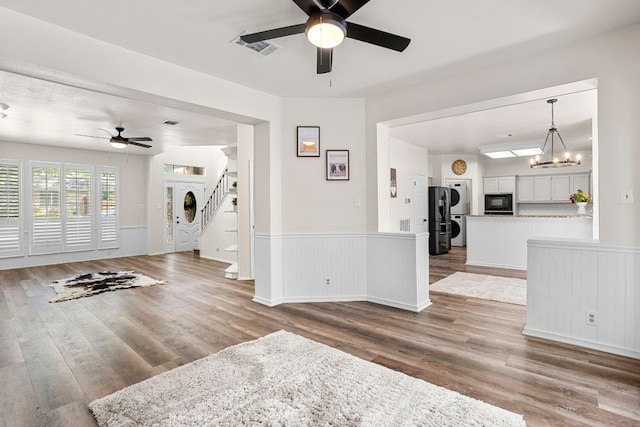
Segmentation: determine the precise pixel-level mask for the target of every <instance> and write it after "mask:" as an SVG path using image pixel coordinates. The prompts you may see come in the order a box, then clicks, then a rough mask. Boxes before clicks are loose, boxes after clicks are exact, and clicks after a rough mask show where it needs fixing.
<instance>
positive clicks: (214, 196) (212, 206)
mask: <svg viewBox="0 0 640 427" xmlns="http://www.w3.org/2000/svg"><path fill="white" fill-rule="evenodd" d="M229 187H230V183H229V169H228V168H226V169H225V170H224V171H223V172H222V175H221V176H220V179H219V180H218V183H217V184H216V186H215V188H214V189H213V192H212V193H211V196H209V200H207V203H205V205H204V207H203V208H202V210H201V211H200V213H201V215H200V233H201V234H202V233H203V232H204V230H205V229H206V228H207V226H208V225H209V223H210V222H211V220H212V219H213V217H215V216H216V213H217V212H218V210H219V209H220V206H222V202H223V201H224V199H225V198H226V196H227V194H229Z"/></svg>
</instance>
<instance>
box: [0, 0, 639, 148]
mask: <svg viewBox="0 0 640 427" xmlns="http://www.w3.org/2000/svg"><path fill="white" fill-rule="evenodd" d="M0 7H6V8H8V9H12V10H14V11H16V12H19V13H23V14H26V15H29V16H32V17H34V18H37V19H40V20H43V21H46V22H49V23H52V24H54V25H58V26H61V27H64V28H67V29H70V30H72V31H76V32H79V33H82V34H85V35H88V36H90V37H93V38H96V39H100V40H103V41H106V42H109V43H112V44H115V45H118V46H121V47H124V48H127V49H130V50H133V51H136V52H139V53H143V54H145V55H149V56H153V57H156V58H159V59H163V60H165V61H168V62H171V63H174V64H178V65H181V66H184V67H187V68H191V69H194V70H198V71H201V72H203V73H206V74H210V75H213V76H216V77H220V78H223V79H225V80H229V81H233V82H236V83H239V84H241V85H244V86H248V87H252V88H255V89H258V90H261V91H264V92H267V93H272V94H274V95H278V96H283V97H288V96H295V97H367V96H371V95H373V94H378V93H382V92H384V91H387V90H391V89H394V88H398V87H401V86H407V85H411V84H413V83H416V82H419V81H421V80H424V79H425V78H430V77H433V76H437V75H441V74H446V73H448V72H450V71H451V70H456V69H458V68H460V67H470V66H474V64H476V65H477V64H483V63H487V62H491V61H505V60H509V59H512V58H517V57H522V56H525V55H528V54H531V53H533V52H539V51H544V50H546V49H549V48H552V47H554V46H558V45H562V44H566V43H571V42H574V41H576V40H579V39H582V38H585V37H589V36H592V35H595V34H598V33H602V32H605V31H609V30H612V29H615V28H620V27H623V26H627V25H631V24H634V23H638V22H640V2H639V1H630V0H562V1H557V0H535V1H531V0H509V1H506V0H483V1H472V0H448V1H446V2H445V1H437V0H396V1H393V2H392V1H382V0H371V1H370V2H369V3H368V4H366V5H364V6H363V7H362V8H361V9H360V10H359V11H357V12H356V13H355V14H354V15H353V16H352V17H351V18H350V19H348V21H353V22H355V23H358V24H361V25H366V26H370V27H374V28H378V29H381V30H384V31H388V32H391V33H395V34H398V35H402V36H406V37H409V38H411V39H412V42H411V44H410V45H409V47H408V48H407V50H405V52H403V53H398V52H395V51H390V50H387V49H383V48H380V47H376V46H372V45H368V44H365V43H362V42H359V41H356V40H351V39H347V40H346V41H345V42H344V43H343V44H341V45H340V46H338V47H337V48H336V49H335V53H334V62H333V72H332V73H330V74H327V75H320V76H318V75H316V73H315V48H314V47H313V46H312V45H310V44H309V42H308V41H307V40H306V39H305V37H304V36H303V35H294V36H289V37H284V38H280V39H276V40H274V42H275V43H277V44H278V45H280V46H282V49H281V50H279V51H277V52H275V53H274V54H272V55H270V56H268V57H262V56H260V55H259V54H256V53H254V52H251V51H249V50H246V49H242V48H239V47H237V46H235V45H234V44H232V43H230V41H231V40H232V39H234V38H235V37H236V36H238V35H239V34H240V33H242V32H244V31H246V32H256V31H262V30H266V29H271V28H276V27H281V26H287V25H293V24H299V23H303V22H304V21H305V20H306V15H305V14H304V13H303V12H302V11H301V10H300V9H299V8H298V7H297V6H296V5H295V4H294V3H293V2H292V1H290V0H260V1H256V2H241V1H237V0H215V1H212V0H190V1H189V2H187V3H184V2H183V3H180V2H170V1H167V0H136V1H130V0H110V1H109V2H104V1H96V0H57V1H55V2H35V1H24V0H0ZM0 78H1V79H2V80H1V81H0V102H3V103H6V104H9V105H10V109H9V110H7V111H4V113H6V114H8V116H9V117H7V118H6V119H4V120H2V121H0V139H4V140H11V141H19V142H37V143H50V144H55V145H66V146H78V147H82V148H89V149H109V148H108V146H106V144H104V145H101V144H102V142H103V141H106V140H99V139H95V138H87V137H76V136H75V134H88V135H95V136H102V135H106V134H105V133H104V132H101V131H99V130H98V129H108V130H111V129H113V128H114V127H115V126H116V125H120V124H121V125H123V126H124V127H125V128H126V130H125V132H124V135H125V136H127V135H129V136H150V137H152V138H153V139H154V142H153V143H152V145H154V148H153V149H152V150H149V151H146V152H145V153H155V152H159V151H162V150H164V149H166V148H167V147H170V146H175V145H187V144H188V145H193V144H197V145H202V144H207V145H208V144H224V143H225V140H226V139H227V138H229V137H233V130H232V128H233V126H232V124H233V122H232V121H229V120H228V117H222V116H221V115H220V114H218V112H215V111H202V110H200V111H197V112H194V110H195V109H194V108H187V107H184V106H181V105H177V104H176V105H171V106H170V107H169V106H166V103H162V102H158V103H155V102H148V101H145V102H140V101H137V100H136V99H135V97H133V96H132V97H127V98H123V97H122V96H121V95H120V94H114V95H110V94H108V93H106V94H105V93H101V92H95V91H87V90H84V89H77V88H74V87H71V86H65V85H61V84H57V83H50V82H42V81H37V82H34V81H33V79H29V78H27V77H24V76H19V75H15V74H11V73H7V72H2V73H1V74H0ZM561 101H562V102H559V103H558V104H557V124H558V128H559V129H560V130H561V132H563V137H565V134H564V133H565V132H566V133H569V132H573V128H576V129H577V128H579V127H580V123H582V124H583V127H584V124H585V123H586V121H587V120H589V119H590V117H587V116H584V115H583V116H581V115H580V114H579V113H578V111H577V109H576V108H574V107H571V105H572V104H571V101H570V100H569V99H566V100H561ZM540 104H542V108H541V109H540V112H529V111H528V110H526V111H525V110H524V108H525V105H520V106H518V107H514V108H517V110H514V111H510V110H509V109H508V108H504V109H501V110H500V111H495V112H493V113H494V114H491V113H488V112H486V113H485V115H484V116H483V115H480V116H477V117H466V118H464V119H463V118H458V119H450V120H445V121H444V122H442V123H438V124H434V123H431V124H430V125H424V127H416V128H415V129H410V128H407V129H404V131H405V133H406V135H405V136H403V138H406V139H407V140H408V141H409V142H411V141H413V140H421V141H424V140H425V139H426V140H427V141H430V142H428V143H427V146H428V147H430V149H432V150H434V151H435V152H451V153H453V152H456V151H455V150H461V151H460V152H466V151H469V150H470V148H469V147H471V146H472V145H473V144H476V145H477V144H479V143H482V142H483V141H485V140H487V139H489V136H490V135H502V134H507V133H512V134H514V135H518V136H519V135H524V134H525V133H526V134H527V135H528V134H529V133H530V132H531V133H532V132H533V128H534V127H535V128H536V129H540V128H541V132H543V133H544V131H545V128H546V127H547V123H548V122H549V117H548V115H549V112H548V105H547V104H546V103H544V102H541V103H540ZM162 105H165V106H162ZM576 105H578V106H579V105H580V104H579V103H577V104H576ZM535 107H536V108H537V105H536V106H535ZM478 114H480V113H478ZM561 114H565V115H566V116H565V117H564V118H563V120H566V122H565V123H562V122H561ZM221 117H222V118H221ZM165 119H172V120H179V121H181V122H182V123H181V124H180V125H178V126H175V127H173V128H169V127H167V126H164V125H160V122H162V121H163V120H165ZM460 120H463V121H462V122H460ZM525 120H526V121H527V122H531V123H528V124H523V125H522V126H519V122H520V121H525ZM534 121H535V122H536V123H535V126H534V124H533V122H534ZM474 122H475V124H476V125H478V123H482V124H483V125H485V126H484V127H486V129H484V130H483V131H481V132H480V131H478V129H477V128H467V125H468V123H474ZM447 123H449V126H447ZM450 124H453V126H451V125H450ZM462 124H464V126H463V125H462ZM563 126H565V127H564V128H563ZM427 129H428V130H427ZM412 130H413V131H414V132H413V133H411V131H412ZM525 130H526V131H525ZM576 132H578V133H579V131H576ZM410 133H411V134H410ZM424 135H432V136H429V137H428V138H425V137H424ZM447 135H450V136H453V137H455V138H454V139H455V141H458V142H456V143H453V142H452V141H453V140H447V139H446V138H445V136H447ZM543 136H544V135H543ZM565 139H567V138H566V137H565ZM460 141H467V144H466V146H464V147H463V146H462V145H458V144H459V142H460ZM492 142H493V143H495V142H499V141H495V140H494V141H492ZM429 144H432V145H431V146H430V145H429ZM105 146H106V147H105ZM132 150H133V148H132ZM136 150H142V151H144V150H143V149H138V148H136Z"/></svg>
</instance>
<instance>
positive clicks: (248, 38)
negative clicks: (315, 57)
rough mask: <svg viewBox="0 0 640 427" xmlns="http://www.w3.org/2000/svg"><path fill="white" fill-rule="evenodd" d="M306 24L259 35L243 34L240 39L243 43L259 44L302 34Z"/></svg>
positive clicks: (262, 32) (261, 32) (263, 32)
mask: <svg viewBox="0 0 640 427" xmlns="http://www.w3.org/2000/svg"><path fill="white" fill-rule="evenodd" d="M305 27H306V24H298V25H291V26H288V27H282V28H276V29H273V30H267V31H260V32H259V33H252V34H245V35H243V36H240V39H241V40H242V41H243V42H245V43H255V42H261V41H263V40H271V39H277V38H278V37H285V36H290V35H293V34H301V33H304V30H305Z"/></svg>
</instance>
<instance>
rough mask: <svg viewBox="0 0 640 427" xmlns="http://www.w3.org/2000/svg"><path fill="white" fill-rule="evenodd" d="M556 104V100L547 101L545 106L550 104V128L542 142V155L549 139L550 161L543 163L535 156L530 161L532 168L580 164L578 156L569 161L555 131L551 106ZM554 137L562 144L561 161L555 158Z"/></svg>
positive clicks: (564, 146) (560, 138) (538, 156)
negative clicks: (562, 155)
mask: <svg viewBox="0 0 640 427" xmlns="http://www.w3.org/2000/svg"><path fill="white" fill-rule="evenodd" d="M556 102H558V100H557V99H548V100H547V104H551V127H550V128H549V132H548V133H547V137H546V138H545V140H544V145H543V146H542V153H543V155H544V153H545V148H547V142H548V141H549V137H551V159H550V160H547V161H544V162H543V161H542V158H541V157H540V155H537V156H535V157H534V158H533V159H531V167H532V168H558V167H563V166H576V165H579V164H580V155H579V154H578V155H577V156H576V159H575V160H573V159H571V155H570V154H569V152H568V151H567V146H566V145H564V141H563V140H562V137H561V136H560V132H558V129H556V124H555V122H554V115H553V104H555V103H556ZM556 135H558V139H559V140H560V142H561V143H562V147H563V148H564V157H563V159H562V160H560V159H559V158H558V157H556V153H555V147H554V142H555V136H556Z"/></svg>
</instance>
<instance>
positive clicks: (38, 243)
mask: <svg viewBox="0 0 640 427" xmlns="http://www.w3.org/2000/svg"><path fill="white" fill-rule="evenodd" d="M61 177H62V170H61V168H60V166H59V165H53V164H45V163H32V164H31V206H32V209H31V253H32V254H48V253H57V252H62V211H61V202H62V200H61V193H62V181H61Z"/></svg>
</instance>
